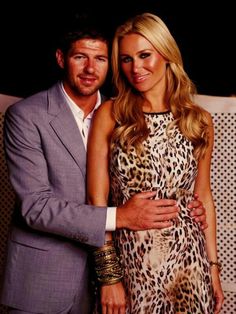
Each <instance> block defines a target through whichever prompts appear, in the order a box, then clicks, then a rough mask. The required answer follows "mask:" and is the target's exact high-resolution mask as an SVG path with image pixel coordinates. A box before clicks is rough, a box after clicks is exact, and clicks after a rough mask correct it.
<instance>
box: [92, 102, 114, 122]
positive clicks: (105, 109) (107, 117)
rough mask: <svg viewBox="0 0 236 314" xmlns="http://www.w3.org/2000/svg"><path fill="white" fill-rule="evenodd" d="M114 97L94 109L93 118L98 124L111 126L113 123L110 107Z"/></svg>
mask: <svg viewBox="0 0 236 314" xmlns="http://www.w3.org/2000/svg"><path fill="white" fill-rule="evenodd" d="M113 102H114V99H108V100H106V101H104V102H103V103H102V104H101V105H100V106H99V107H98V108H97V109H96V111H95V113H94V120H95V121H97V123H99V125H100V126H101V125H103V126H105V125H106V126H112V127H113V125H114V124H115V121H114V118H113V114H112V107H113Z"/></svg>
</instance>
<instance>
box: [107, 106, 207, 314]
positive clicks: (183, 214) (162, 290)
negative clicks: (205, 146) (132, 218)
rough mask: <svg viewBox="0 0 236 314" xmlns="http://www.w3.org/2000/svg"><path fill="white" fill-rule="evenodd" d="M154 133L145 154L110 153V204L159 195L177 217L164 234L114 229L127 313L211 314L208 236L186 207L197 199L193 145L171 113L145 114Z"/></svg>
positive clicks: (117, 147)
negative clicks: (173, 204)
mask: <svg viewBox="0 0 236 314" xmlns="http://www.w3.org/2000/svg"><path fill="white" fill-rule="evenodd" d="M145 119H146V122H147V125H148V127H149V130H150V134H149V136H148V138H147V140H146V141H145V143H144V148H145V153H144V154H142V155H141V156H139V157H138V156H137V154H136V152H135V150H134V149H131V150H130V152H129V153H126V152H124V151H123V150H122V148H121V147H120V146H119V144H118V145H115V147H114V148H113V149H112V151H111V160H110V162H111V165H110V169H111V187H112V200H113V203H114V204H115V205H119V204H121V203H123V202H125V201H126V200H127V199H129V198H130V197H131V196H132V195H134V194H135V193H138V192H141V191H150V190H156V191H157V198H175V199H176V200H177V202H178V205H179V206H180V213H179V217H178V219H176V220H175V221H174V224H173V226H172V227H169V228H166V229H164V230H154V229H153V230H149V231H130V230H127V229H123V230H119V231H116V233H115V240H116V244H117V247H118V249H119V252H120V256H121V261H122V264H123V266H124V269H125V276H124V284H125V287H126V290H127V302H128V304H129V305H128V306H127V309H126V313H127V314H138V313H139V314H144V313H145V314H152V313H160V314H161V313H162V314H172V313H186V314H187V313H188V314H194V313H198V314H203V313H204V314H211V313H213V296H212V293H213V292H212V283H211V275H210V267H209V261H208V259H207V255H206V249H205V238H204V235H203V232H202V231H201V229H200V228H199V226H198V224H197V223H195V222H194V221H193V219H192V218H191V216H190V210H189V209H188V208H187V204H188V202H189V201H190V200H191V199H192V197H193V183H194V179H195V177H196V174H197V163H196V160H195V159H194V157H193V146H192V144H191V142H190V141H189V140H187V139H186V138H185V137H184V136H183V135H182V134H181V133H180V131H179V129H178V128H177V127H176V126H175V127H174V128H172V129H171V130H169V131H168V132H169V133H168V136H167V132H166V130H167V126H168V124H169V123H170V122H171V121H173V115H172V113H171V112H164V113H145Z"/></svg>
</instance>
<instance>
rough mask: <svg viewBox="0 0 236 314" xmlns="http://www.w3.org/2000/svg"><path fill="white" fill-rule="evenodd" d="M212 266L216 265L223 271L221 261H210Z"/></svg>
mask: <svg viewBox="0 0 236 314" xmlns="http://www.w3.org/2000/svg"><path fill="white" fill-rule="evenodd" d="M210 266H211V267H212V266H216V267H218V270H219V272H221V271H222V268H223V267H222V264H221V263H220V262H213V261H210Z"/></svg>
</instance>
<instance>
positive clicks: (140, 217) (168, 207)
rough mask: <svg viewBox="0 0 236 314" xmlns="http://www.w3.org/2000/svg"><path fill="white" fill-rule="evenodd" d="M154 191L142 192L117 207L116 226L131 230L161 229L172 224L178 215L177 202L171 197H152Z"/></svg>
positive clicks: (154, 193) (154, 194)
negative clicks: (156, 198) (172, 220)
mask: <svg viewBox="0 0 236 314" xmlns="http://www.w3.org/2000/svg"><path fill="white" fill-rule="evenodd" d="M155 196H156V191H153V192H142V193H138V194H136V195H134V196H133V197H131V198H130V199H129V200H128V201H127V202H126V203H125V204H123V205H121V206H119V207H117V213H116V227H117V228H119V229H120V228H127V229H131V230H147V229H162V228H167V227H170V226H172V224H173V222H171V219H175V218H177V216H178V212H179V207H178V206H177V202H176V201H175V200H171V199H158V200H155V199H152V198H154V197H155Z"/></svg>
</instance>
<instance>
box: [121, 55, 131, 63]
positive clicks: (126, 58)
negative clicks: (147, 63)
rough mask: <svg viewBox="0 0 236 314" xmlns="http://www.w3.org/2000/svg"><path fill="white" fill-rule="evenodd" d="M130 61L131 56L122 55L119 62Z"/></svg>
mask: <svg viewBox="0 0 236 314" xmlns="http://www.w3.org/2000/svg"><path fill="white" fill-rule="evenodd" d="M130 61H132V58H130V57H128V56H127V57H122V58H121V62H123V63H128V62H130Z"/></svg>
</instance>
